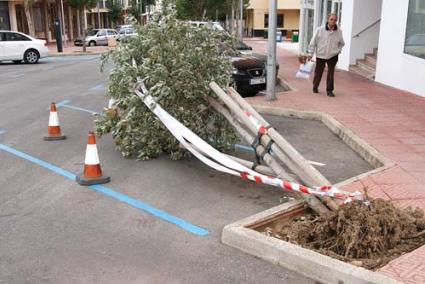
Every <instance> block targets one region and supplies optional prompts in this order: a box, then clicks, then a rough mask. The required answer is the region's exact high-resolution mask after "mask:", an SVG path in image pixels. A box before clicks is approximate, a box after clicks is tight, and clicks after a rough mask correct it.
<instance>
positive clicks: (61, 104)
mask: <svg viewBox="0 0 425 284" xmlns="http://www.w3.org/2000/svg"><path fill="white" fill-rule="evenodd" d="M70 102H71V101H70V100H63V101H60V102H58V103H56V108H60V107H62V106H64V105H67V104H69V103H70Z"/></svg>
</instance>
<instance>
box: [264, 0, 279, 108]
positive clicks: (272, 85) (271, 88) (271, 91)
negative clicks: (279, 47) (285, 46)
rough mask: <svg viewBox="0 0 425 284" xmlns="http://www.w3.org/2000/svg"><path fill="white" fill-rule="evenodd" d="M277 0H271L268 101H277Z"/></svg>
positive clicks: (268, 41)
mask: <svg viewBox="0 0 425 284" xmlns="http://www.w3.org/2000/svg"><path fill="white" fill-rule="evenodd" d="M276 2H277V0H269V28H268V40H267V43H268V52H267V91H266V100H268V101H274V100H276V28H277V27H276V25H277V19H276V18H277V3H276Z"/></svg>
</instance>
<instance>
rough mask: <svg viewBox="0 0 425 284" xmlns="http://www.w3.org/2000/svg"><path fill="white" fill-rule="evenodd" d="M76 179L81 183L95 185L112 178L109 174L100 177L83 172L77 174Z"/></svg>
mask: <svg viewBox="0 0 425 284" xmlns="http://www.w3.org/2000/svg"><path fill="white" fill-rule="evenodd" d="M75 180H76V181H77V182H78V183H79V184H80V185H95V184H103V183H108V182H110V181H111V178H110V177H109V176H104V175H101V176H100V177H92V178H91V177H86V176H84V173H81V174H79V175H77V176H76V178H75Z"/></svg>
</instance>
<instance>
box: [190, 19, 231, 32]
mask: <svg viewBox="0 0 425 284" xmlns="http://www.w3.org/2000/svg"><path fill="white" fill-rule="evenodd" d="M188 23H189V24H191V25H192V26H195V27H202V26H209V27H211V28H213V29H214V30H217V31H225V30H224V28H223V27H222V26H221V25H220V23H219V22H205V21H188Z"/></svg>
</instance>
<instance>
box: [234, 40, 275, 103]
mask: <svg viewBox="0 0 425 284" xmlns="http://www.w3.org/2000/svg"><path fill="white" fill-rule="evenodd" d="M235 48H236V51H237V56H235V57H233V58H232V65H233V73H232V81H233V82H232V85H233V87H234V88H235V89H236V91H238V93H239V94H241V96H243V97H247V96H254V95H256V94H257V93H258V92H261V91H263V90H265V89H266V85H267V70H266V66H267V56H266V55H265V54H259V53H254V52H252V48H251V47H250V46H248V45H246V44H245V43H243V42H241V41H238V42H237V43H236V46H235ZM278 73H279V64H276V76H277V74H278Z"/></svg>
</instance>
